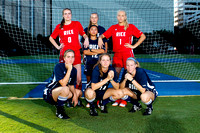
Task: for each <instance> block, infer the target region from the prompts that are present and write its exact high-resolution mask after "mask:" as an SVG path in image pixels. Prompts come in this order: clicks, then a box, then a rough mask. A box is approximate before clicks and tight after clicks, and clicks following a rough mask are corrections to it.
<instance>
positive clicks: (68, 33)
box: [64, 30, 74, 35]
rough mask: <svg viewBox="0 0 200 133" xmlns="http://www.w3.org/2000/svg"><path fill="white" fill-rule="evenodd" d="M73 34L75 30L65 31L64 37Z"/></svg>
mask: <svg viewBox="0 0 200 133" xmlns="http://www.w3.org/2000/svg"><path fill="white" fill-rule="evenodd" d="M72 34H74V31H73V30H67V31H64V35H72Z"/></svg>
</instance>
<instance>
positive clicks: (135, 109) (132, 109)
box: [129, 103, 142, 113]
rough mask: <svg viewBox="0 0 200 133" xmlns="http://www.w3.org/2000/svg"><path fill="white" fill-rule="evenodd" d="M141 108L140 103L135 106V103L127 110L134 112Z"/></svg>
mask: <svg viewBox="0 0 200 133" xmlns="http://www.w3.org/2000/svg"><path fill="white" fill-rule="evenodd" d="M141 109H142V106H141V104H140V103H139V105H138V106H137V105H133V106H132V108H131V109H130V110H129V112H131V113H134V112H136V111H139V110H141Z"/></svg>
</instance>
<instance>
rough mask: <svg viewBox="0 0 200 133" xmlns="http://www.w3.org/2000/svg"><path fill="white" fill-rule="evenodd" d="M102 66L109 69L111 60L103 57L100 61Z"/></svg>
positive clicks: (106, 56) (105, 56)
mask: <svg viewBox="0 0 200 133" xmlns="http://www.w3.org/2000/svg"><path fill="white" fill-rule="evenodd" d="M100 64H101V66H102V68H108V67H109V66H110V64H111V59H110V57H109V56H108V55H103V56H102V57H101V59H100Z"/></svg>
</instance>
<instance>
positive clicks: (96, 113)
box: [90, 106, 98, 116]
mask: <svg viewBox="0 0 200 133" xmlns="http://www.w3.org/2000/svg"><path fill="white" fill-rule="evenodd" d="M90 115H91V116H98V112H97V111H96V109H95V107H91V106H90Z"/></svg>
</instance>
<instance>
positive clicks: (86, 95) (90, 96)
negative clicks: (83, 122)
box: [85, 88, 96, 99]
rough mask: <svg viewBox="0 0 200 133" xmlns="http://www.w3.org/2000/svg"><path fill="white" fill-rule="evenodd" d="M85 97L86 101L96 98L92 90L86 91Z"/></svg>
mask: <svg viewBox="0 0 200 133" xmlns="http://www.w3.org/2000/svg"><path fill="white" fill-rule="evenodd" d="M85 97H86V98H87V99H93V98H95V97H96V93H95V91H94V90H92V89H91V88H88V89H86V91H85Z"/></svg>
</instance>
